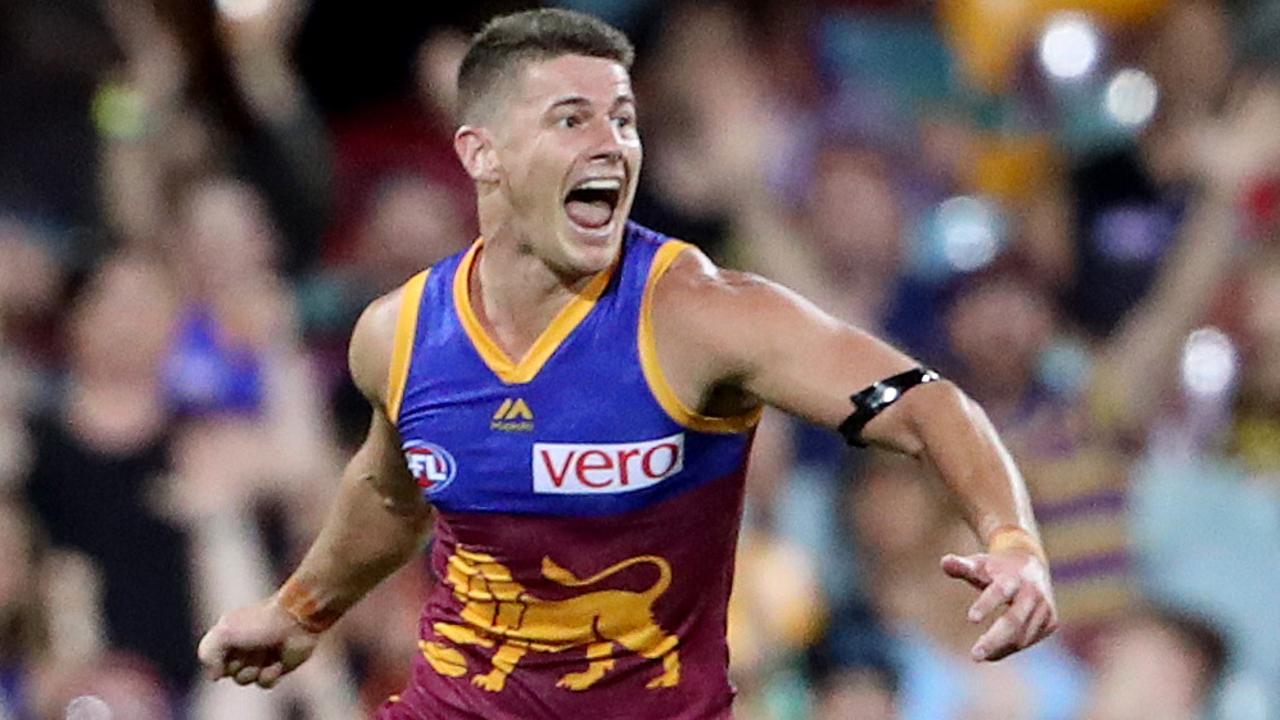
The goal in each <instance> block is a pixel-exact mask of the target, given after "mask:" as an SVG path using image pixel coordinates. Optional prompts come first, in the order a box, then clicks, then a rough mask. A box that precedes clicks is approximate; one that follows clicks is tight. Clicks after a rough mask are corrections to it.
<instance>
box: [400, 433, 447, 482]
mask: <svg viewBox="0 0 1280 720" xmlns="http://www.w3.org/2000/svg"><path fill="white" fill-rule="evenodd" d="M404 458H405V462H407V463H408V464H409V472H410V473H412V474H413V477H414V479H415V480H417V481H418V487H420V488H422V489H423V490H425V491H426V492H427V493H428V494H433V493H437V492H439V491H441V490H443V489H444V488H445V486H447V485H448V484H449V483H451V482H453V477H454V475H456V474H457V473H458V463H457V462H455V461H454V459H453V456H452V455H450V454H449V451H448V450H445V449H444V448H442V447H440V446H439V445H436V444H434V443H429V442H421V441H417V440H415V441H413V442H408V443H405V446H404Z"/></svg>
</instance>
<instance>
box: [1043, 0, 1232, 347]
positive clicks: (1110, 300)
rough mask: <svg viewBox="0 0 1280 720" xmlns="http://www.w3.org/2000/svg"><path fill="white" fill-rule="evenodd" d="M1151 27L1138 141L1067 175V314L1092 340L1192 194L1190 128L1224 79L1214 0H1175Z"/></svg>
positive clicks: (1168, 243)
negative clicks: (1150, 113)
mask: <svg viewBox="0 0 1280 720" xmlns="http://www.w3.org/2000/svg"><path fill="white" fill-rule="evenodd" d="M1153 24H1154V27H1152V28H1150V30H1149V33H1150V34H1149V37H1150V41H1149V42H1147V43H1146V46H1145V48H1143V50H1142V53H1141V61H1142V64H1143V65H1144V66H1145V68H1146V69H1147V70H1148V72H1150V74H1151V75H1152V77H1153V79H1154V80H1155V82H1156V84H1157V86H1158V87H1159V89H1160V99H1159V105H1158V108H1157V112H1156V116H1155V118H1154V119H1153V121H1152V123H1151V125H1150V126H1148V127H1147V128H1146V129H1145V130H1144V131H1143V133H1142V134H1141V135H1140V136H1139V139H1138V143H1137V144H1136V145H1135V146H1132V147H1123V148H1121V149H1120V150H1118V151H1111V152H1108V153H1104V154H1101V155H1098V156H1095V157H1091V158H1088V159H1087V160H1086V161H1085V162H1084V163H1083V164H1081V165H1080V166H1079V167H1077V168H1075V169H1074V171H1073V172H1072V175H1071V179H1070V185H1071V187H1070V193H1071V200H1070V207H1071V210H1070V211H1069V212H1067V213H1065V214H1064V215H1063V219H1065V220H1067V223H1066V224H1063V225H1060V226H1058V229H1059V230H1060V231H1061V232H1064V233H1073V234H1074V242H1070V241H1068V244H1069V245H1072V246H1074V248H1075V258H1074V263H1073V264H1074V272H1073V273H1071V277H1073V278H1074V282H1072V283H1071V284H1070V286H1069V287H1068V288H1067V291H1066V301H1067V304H1066V308H1067V310H1068V312H1069V313H1070V314H1071V317H1072V318H1073V319H1074V320H1075V321H1076V322H1077V323H1079V325H1080V326H1081V327H1082V328H1083V329H1084V330H1086V331H1087V332H1088V333H1090V334H1091V335H1092V336H1093V337H1097V338H1101V337H1105V336H1106V335H1108V334H1109V333H1111V332H1112V331H1114V330H1117V329H1118V327H1119V326H1120V324H1121V322H1122V320H1123V318H1124V316H1125V315H1126V313H1127V312H1128V311H1129V310H1130V309H1132V308H1133V307H1134V306H1135V305H1136V304H1137V303H1138V302H1139V301H1140V300H1141V299H1142V298H1143V296H1144V295H1146V294H1147V292H1148V291H1149V290H1150V289H1151V287H1152V283H1153V282H1154V279H1155V276H1156V272H1157V269H1158V267H1159V264H1160V260H1161V259H1162V258H1163V257H1165V255H1166V254H1168V252H1169V251H1170V250H1171V249H1172V248H1173V246H1174V244H1175V242H1176V238H1177V234H1178V228H1179V227H1180V226H1181V224H1182V222H1183V218H1184V216H1185V214H1186V212H1187V208H1188V203H1189V202H1190V201H1191V200H1192V199H1193V197H1192V195H1191V191H1192V190H1193V187H1194V185H1195V183H1196V180H1197V178H1196V174H1197V168H1196V167H1195V166H1194V165H1193V164H1192V163H1191V162H1190V161H1191V160H1192V158H1191V156H1190V155H1189V154H1188V153H1187V152H1186V151H1185V147H1184V145H1185V143H1186V140H1187V137H1188V135H1189V134H1190V133H1194V132H1195V131H1196V128H1197V127H1198V126H1200V125H1201V124H1203V121H1204V119H1205V118H1207V117H1210V116H1212V115H1213V114H1214V113H1215V112H1217V110H1218V109H1219V108H1220V107H1221V105H1222V102H1223V100H1224V98H1225V95H1226V92H1227V82H1226V81H1227V79H1228V78H1229V77H1230V76H1231V63H1232V57H1231V37H1230V26H1229V20H1228V17H1227V14H1226V13H1225V12H1223V4H1222V3H1221V2H1219V1H1218V0H1177V1H1176V2H1172V3H1170V4H1169V7H1168V8H1167V9H1166V10H1165V12H1164V13H1162V14H1161V15H1160V16H1159V17H1158V18H1157V19H1156V20H1155V21H1154V23H1153Z"/></svg>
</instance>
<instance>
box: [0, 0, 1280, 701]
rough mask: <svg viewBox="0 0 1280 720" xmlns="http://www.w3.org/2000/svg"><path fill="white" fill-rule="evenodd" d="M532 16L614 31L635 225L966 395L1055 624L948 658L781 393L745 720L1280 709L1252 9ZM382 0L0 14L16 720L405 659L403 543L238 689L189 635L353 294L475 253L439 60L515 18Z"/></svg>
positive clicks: (327, 397) (755, 588) (1268, 160)
mask: <svg viewBox="0 0 1280 720" xmlns="http://www.w3.org/2000/svg"><path fill="white" fill-rule="evenodd" d="M558 4H559V5H561V6H566V7H573V8H576V9H582V10H586V11H589V12H593V13H596V14H599V15H601V16H602V17H604V18H606V19H608V20H609V21H611V22H614V23H615V24H617V25H619V26H620V27H622V28H623V29H625V30H626V31H627V32H628V34H629V35H630V36H631V37H632V38H633V40H634V41H635V42H636V43H637V46H638V51H639V60H638V63H637V66H636V68H635V70H634V79H635V83H636V88H637V92H638V94H639V96H640V107H641V125H640V126H641V129H642V134H643V138H644V141H645V150H646V158H645V171H644V173H643V175H642V180H641V187H640V191H639V195H638V198H637V203H636V208H635V211H634V213H633V218H634V219H636V220H638V221H639V222H641V223H644V224H647V225H650V226H652V227H654V228H656V229H658V230H661V231H664V232H667V233H670V234H672V235H676V236H679V237H682V238H684V239H687V240H689V241H691V242H695V243H697V244H698V245H699V246H701V247H702V248H703V249H704V250H706V251H707V252H708V253H709V254H711V255H712V256H713V257H714V258H715V259H716V260H718V261H719V262H721V263H722V264H725V265H727V266H731V267H737V268H742V269H746V270H751V271H754V272H757V273H760V274H762V275H764V276H767V277H769V278H772V279H774V280H777V281H779V282H782V283H784V284H786V285H788V286H790V287H792V288H794V289H796V290H798V291H799V292H801V293H803V294H804V295H806V296H807V297H809V298H811V299H812V300H813V301H814V302H815V303H817V304H818V305H820V306H821V307H823V308H824V309H826V310H827V311H828V312H830V313H832V314H834V315H835V316H837V317H839V318H841V319H843V320H846V321H848V322H851V323H854V324H856V325H858V326H860V327H863V328H866V329H868V330H871V331H873V332H875V333H877V334H879V335H881V336H883V337H886V338H888V339H890V340H891V341H893V342H895V343H896V344H898V345H899V346H901V347H903V348H905V349H906V350H908V351H909V352H911V353H912V354H914V355H915V356H917V357H919V358H921V359H922V360H923V361H925V362H927V363H930V364H932V365H934V366H935V367H937V368H938V369H939V370H941V371H942V372H943V373H944V374H945V375H947V376H948V377H950V378H953V379H955V380H956V381H957V382H958V383H959V384H960V385H961V386H962V387H963V388H965V389H966V390H967V391H968V392H969V393H970V394H971V395H972V396H973V397H974V398H976V399H977V400H978V401H980V402H981V403H983V405H984V407H985V408H986V409H987V411H988V413H989V414H990V416H991V418H992V420H993V422H994V423H995V424H996V425H997V426H998V427H999V429H1000V430H1001V432H1002V433H1003V435H1004V437H1005V438H1006V440H1007V442H1008V444H1009V445H1010V448H1011V450H1012V451H1013V453H1014V455H1015V457H1016V458H1017V460H1018V462H1019V465H1020V467H1021V469H1022V471H1023V473H1024V475H1025V477H1026V480H1027V483H1028V486H1029V488H1030V491H1031V495H1032V500H1033V503H1034V505H1035V507H1036V511H1037V515H1038V518H1039V521H1040V524H1041V531H1042V534H1043V537H1044V541H1045V545H1046V549H1047V552H1048V555H1049V558H1050V561H1051V566H1052V570H1053V575H1054V578H1055V588H1056V592H1057V599H1058V602H1059V605H1060V609H1061V612H1062V617H1063V629H1062V631H1061V632H1060V633H1059V634H1058V635H1057V636H1055V638H1054V639H1053V640H1052V641H1050V642H1047V643H1044V644H1042V645H1040V646H1037V647H1036V648H1034V649H1032V650H1030V651H1028V652H1025V653H1022V654H1019V655H1017V656H1014V657H1013V658H1010V659H1009V660H1006V661H1003V662H1001V663H998V664H994V665H977V664H974V663H973V662H972V661H970V660H969V659H968V654H967V653H968V648H969V646H970V645H971V644H972V642H973V640H974V639H975V638H976V637H977V635H978V634H979V632H980V630H979V628H977V627H975V626H972V625H970V624H969V623H968V622H967V621H966V620H965V619H964V618H965V612H964V610H965V608H966V607H967V605H968V603H969V602H971V600H972V597H973V593H972V591H971V590H970V589H969V588H967V587H966V586H963V585H961V584H958V583H956V582H955V581H951V580H947V579H946V578H945V577H944V576H943V575H942V573H941V571H940V569H939V567H938V562H939V558H940V557H941V556H942V554H944V553H945V552H971V551H976V550H977V545H976V542H975V540H974V538H973V536H972V534H971V533H970V531H969V530H968V528H967V527H966V526H965V525H964V523H963V522H962V521H961V519H960V516H959V514H958V513H957V512H956V511H955V509H954V508H953V507H951V506H950V505H949V504H948V499H947V496H946V495H945V493H944V492H942V491H941V489H940V485H939V483H938V482H937V481H936V479H935V478H934V477H933V475H932V474H931V473H930V472H929V471H928V469H927V468H922V467H920V466H918V465H917V464H915V463H914V462H912V461H909V460H906V459H901V458H895V457H890V456H886V455H880V454H876V453H870V452H854V451H850V450H848V449H846V448H844V447H843V446H842V444H841V442H840V441H839V440H838V438H837V437H836V436H834V434H831V433H826V432H824V431H821V430H818V429H816V428H812V427H808V426H805V425H804V424H802V423H799V422H797V421H795V420H793V419H791V418H788V417H785V416H782V415H781V414H775V415H766V417H765V420H764V422H763V424H762V426H761V428H760V430H759V432H758V435H757V441H756V449H755V451H754V455H753V459H752V466H751V471H750V477H749V480H748V482H749V487H748V510H747V518H746V521H745V524H744V527H743V531H742V537H741V542H740V558H739V567H738V574H737V581H736V585H735V593H734V597H733V601H732V608H731V618H730V646H731V649H732V673H733V677H734V680H735V683H736V685H737V687H738V690H739V696H738V703H737V710H736V712H737V716H738V717H740V718H743V720H793V719H794V720H802V719H805V718H812V719H814V720H828V719H835V718H857V719H859V720H862V719H865V720H888V719H890V718H894V719H901V720H1022V719H1027V720H1032V719H1043V720H1059V719H1061V720H1075V719H1081V720H1136V719H1138V718H1142V719H1144V720H1146V719H1151V718H1158V719H1159V720H1183V719H1186V720H1191V719H1193V718H1204V719H1206V720H1207V719H1211V718H1217V719H1220V720H1274V719H1276V718H1280V603H1277V601H1276V599H1277V598H1280V561H1278V560H1277V558H1280V59H1278V58H1280V54H1278V51H1280V2H1277V1H1276V0H1235V1H1233V0H1128V1H1127V2H1103V1H1101V0H1025V1H1023V2H1017V3H1009V2H998V1H996V0H939V1H938V2H931V1H928V0H914V1H913V0H804V1H801V2H782V1H781V0H776V1H770V0H752V1H745V0H744V1H742V2H726V1H713V2H676V1H672V2H665V1H659V0H572V1H570V0H565V1H564V2H561V3H558ZM409 5H411V4H405V7H403V8H397V7H395V4H386V5H385V6H380V7H378V8H373V7H369V6H365V5H361V4H352V3H344V2H339V0H216V2H199V3H184V2H178V1H176V0H18V1H17V2H6V3H3V4H0V558H2V561H0V720H33V719H41V720H43V719H46V718H53V719H56V718H62V717H64V713H66V712H67V708H68V707H69V703H70V704H72V707H73V708H75V709H76V710H77V712H80V713H86V712H91V711H92V710H93V707H96V706H94V705H92V703H98V702H104V703H106V705H107V706H109V707H110V708H111V710H112V712H113V717H115V718H117V719H118V720H152V719H169V718H198V719H201V720H203V719H205V718H208V719H210V720H220V719H222V718H234V720H274V719H276V718H281V719H293V718H300V719H301V718H306V719H317V720H319V719H328V718H335V719H336V718H342V719H344V720H347V719H349V718H352V717H359V716H361V714H362V713H366V714H367V712H368V711H369V710H370V709H371V708H372V707H375V706H376V705H377V704H379V703H380V702H381V701H382V700H383V699H384V698H385V697H386V696H387V695H389V694H391V693H393V692H395V691H396V690H398V689H399V688H400V687H401V686H402V685H403V683H404V682H405V681H406V679H407V672H408V667H409V659H410V657H411V656H412V653H414V652H417V647H416V632H415V628H416V625H415V623H416V615H417V611H418V609H419V605H418V603H419V599H420V598H421V597H422V595H423V592H424V588H425V587H426V585H427V584H428V583H430V582H431V581H432V580H431V578H430V577H429V576H428V573H427V572H426V569H425V567H424V566H423V564H422V563H411V564H410V565H409V566H408V567H406V568H405V569H404V570H403V571H402V572H401V573H399V574H398V575H396V576H395V577H394V578H392V579H391V580H390V581H389V582H388V583H386V584H384V586H382V587H380V588H379V589H378V590H377V591H375V593H374V594H373V595H371V596H370V597H369V598H368V599H367V600H366V601H365V602H364V603H363V604H362V605H360V606H359V607H358V608H357V609H356V610H355V611H353V612H352V613H351V614H350V615H349V616H348V617H347V618H345V619H344V620H343V621H342V623H341V624H340V625H339V626H338V627H337V628H336V629H335V631H334V632H333V633H331V635H332V637H331V638H329V640H328V641H327V642H326V644H325V645H323V646H322V648H323V649H322V651H321V652H320V653H318V654H317V656H316V657H315V658H314V660H313V661H312V662H311V663H309V664H308V665H307V666H305V667H304V668H303V669H302V670H301V671H299V673H297V675H296V677H293V678H291V679H290V680H288V681H286V682H284V683H283V684H282V685H281V686H280V687H279V688H278V689H276V690H274V691H272V692H270V693H264V692H260V691H256V690H246V689H241V688H237V687H235V686H233V685H230V684H229V683H219V684H218V685H213V684H210V683H207V682H204V681H202V680H201V678H200V677H199V675H198V668H197V664H196V658H195V643H196V640H197V638H198V637H199V634H200V632H201V631H202V630H203V629H204V628H207V627H208V626H209V625H210V624H211V623H212V622H213V620H214V619H215V618H216V617H217V616H218V615H219V614H220V613H222V612H224V611H226V610H227V609H229V608H231V607H234V606H238V605H240V604H243V603H246V602H250V601H252V600H255V599H257V598H260V597H263V596H266V595H267V594H269V593H270V592H271V591H272V590H273V589H274V588H275V587H276V586H277V585H278V583H279V582H280V581H281V580H282V579H283V578H284V577H285V576H286V575H287V573H288V572H289V570H290V569H291V568H292V567H293V565H294V564H295V563H296V562H297V561H298V559H299V558H300V557H301V554H302V552H303V551H304V550H305V548H306V546H307V544H308V543H309V541H310V539H311V538H312V537H313V536H314V534H315V532H316V529H317V527H318V525H319V523H320V521H321V518H322V517H323V514H324V512H325V510H326V507H327V505H328V502H329V500H330V499H331V497H332V494H333V489H334V488H335V487H336V481H337V477H338V472H339V469H340V467H341V465H342V463H343V461H344V459H345V458H346V457H347V456H348V455H349V453H350V452H351V451H352V449H353V448H354V447H355V446H356V445H357V444H358V443H359V441H360V440H361V439H362V436H363V432H364V428H365V427H366V423H367V422H368V418H369V409H368V407H367V406H366V405H365V404H364V403H363V401H362V400H361V398H360V396H359V394H358V393H357V392H356V391H355V389H354V388H353V387H352V386H351V384H350V382H349V380H348V379H347V378H346V375H345V368H346V365H345V361H346V355H345V352H346V340H347V337H348V334H349V331H350V328H351V326H352V324H353V323H354V320H355V318H356V316H357V314H358V313H359V312H360V310H361V309H362V308H363V307H364V305H365V304H366V303H367V302H369V301H370V300H371V299H373V298H375V297H377V296H378V295H380V294H382V293H384V292H387V291H389V290H391V289H392V288H394V287H396V286H397V285H399V284H400V283H402V282H403V281H404V280H406V279H407V278H408V277H410V276H411V275H413V274H414V273H415V272H417V271H418V270H420V269H421V268H423V267H426V266H428V265H430V264H431V263H433V262H435V261H436V260H438V259H440V258H442V257H444V256H446V255H448V254H450V253H452V252H455V251H457V250H459V249H461V248H463V247H465V246H466V245H467V244H468V243H469V242H470V241H471V240H472V238H473V237H474V236H475V233H476V224H475V220H474V208H473V196H472V190H471V188H470V184H469V181H468V179H467V177H466V176H465V174H464V173H463V172H462V170H461V168H460V166H459V165H458V163H457V161H456V160H455V158H454V157H453V154H452V145H451V132H452V128H453V123H454V121H453V119H452V107H453V98H452V89H453V74H454V73H455V71H456V68H457V65H458V63H459V61H460V59H461V55H462V53H463V52H464V51H465V47H466V42H467V37H468V33H470V32H473V31H474V30H475V29H477V27H478V24H479V23H480V22H482V21H483V20H484V19H485V18H486V17H488V16H489V15H491V14H493V13H495V12H499V11H506V10H510V9H514V8H520V7H525V6H527V5H528V4H527V3H513V2H495V1H490V2H473V3H457V4H453V5H467V7H466V8H463V9H457V8H454V9H437V8H431V7H430V5H432V4H431V3H419V4H416V5H420V6H421V7H416V8H415V7H409ZM439 5H450V4H446V3H440V4H439ZM856 389H857V388H836V389H835V390H840V391H849V392H852V391H854V390H856ZM87 698H96V700H92V699H87ZM81 717H91V718H96V717H98V716H96V715H91V714H88V715H85V714H82V715H81Z"/></svg>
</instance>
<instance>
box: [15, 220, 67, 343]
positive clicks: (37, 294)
mask: <svg viewBox="0 0 1280 720" xmlns="http://www.w3.org/2000/svg"><path fill="white" fill-rule="evenodd" d="M56 250H57V248H56V246H55V244H54V241H53V240H52V239H50V238H48V237H46V236H45V235H44V234H42V233H41V232H40V231H39V230H38V229H37V228H36V227H35V226H33V225H31V224H29V223H26V222H23V221H22V220H20V219H19V218H17V217H15V216H12V215H8V214H6V213H4V212H3V211H0V350H10V351H13V352H14V353H15V354H16V355H18V356H19V360H20V361H22V362H26V363H34V364H36V365H38V366H46V365H51V364H53V363H54V362H55V361H56V359H57V358H56V352H55V351H56V348H57V341H56V340H55V339H54V338H51V337H50V336H51V335H55V334H56V328H55V324H56V322H57V320H58V318H55V317H54V315H55V312H54V311H55V309H56V305H57V302H58V300H59V296H60V294H61V292H62V289H63V285H64V284H65V277H64V276H65V274H66V270H65V268H64V267H63V266H62V264H61V263H60V262H59V261H60V259H61V258H59V257H58V254H57V252H56Z"/></svg>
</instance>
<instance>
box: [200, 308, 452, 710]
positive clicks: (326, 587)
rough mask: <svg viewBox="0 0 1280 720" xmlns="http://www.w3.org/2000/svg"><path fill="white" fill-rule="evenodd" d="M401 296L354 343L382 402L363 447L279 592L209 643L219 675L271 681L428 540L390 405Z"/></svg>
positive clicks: (358, 374)
mask: <svg viewBox="0 0 1280 720" xmlns="http://www.w3.org/2000/svg"><path fill="white" fill-rule="evenodd" d="M398 307H399V294H398V293H393V294H392V295H390V296H388V297H386V298H383V299H381V300H379V301H377V302H375V303H374V304H373V305H371V306H370V308H369V309H368V310H367V311H366V312H365V314H364V316H362V317H361V318H360V321H359V322H358V323H357V325H356V329H355V332H354V334H353V336H352V341H351V372H352V376H353V378H354V379H355V382H356V385H357V387H359V388H360V390H361V391H362V392H363V393H364V394H365V396H366V397H368V399H369V401H370V403H371V404H372V405H373V406H374V412H373V422H372V424H371V426H370V428H369V435H368V437H367V438H366V440H365V442H364V445H363V446H362V447H361V448H360V450H359V451H358V452H357V453H356V454H355V456H354V457H353V458H352V459H351V462H350V463H349V464H348V465H347V468H346V471H345V472H344V473H343V476H342V483H341V486H340V487H339V490H338V496H337V499H336V501H335V502H334V504H333V507H332V509H331V510H330V512H329V516H328V518H327V519H326V521H325V523H324V526H323V527H322V528H321V530H320V534H319V536H318V537H317V538H316V540H315V542H314V543H313V544H312V545H311V548H310V549H309V550H308V551H307V554H306V556H305V557H304V558H303V560H302V563H301V564H300V565H299V566H298V569H297V570H296V571H295V572H294V573H293V575H292V576H291V577H290V578H289V580H288V581H287V582H285V584H284V585H283V586H282V587H281V588H280V591H279V592H277V593H276V594H275V595H273V596H272V597H270V598H268V599H266V600H265V601H263V602H262V603H259V604H257V605H251V606H248V607H245V608H240V609H238V610H235V611H232V612H231V613H228V614H227V615H224V616H223V617H222V618H221V619H220V620H219V621H218V623H217V624H216V625H215V626H214V627H213V628H212V629H211V630H210V631H209V632H208V633H207V634H206V635H205V637H204V638H203V639H202V640H201V642H200V660H201V662H203V663H204V664H205V665H206V666H207V667H208V668H209V670H210V673H211V674H212V675H213V676H214V678H215V679H217V678H221V677H232V678H234V679H235V681H236V682H237V683H239V684H241V685H248V684H250V683H257V684H258V685H261V686H263V687H271V686H272V685H274V684H275V683H276V682H277V681H278V680H279V679H280V677H281V676H282V675H284V674H285V673H288V672H290V671H292V670H293V669H294V668H296V667H297V666H298V665H301V664H302V663H303V662H305V661H306V659H307V658H308V657H309V656H310V655H311V652H312V650H314V648H315V644H316V638H317V636H318V635H319V633H320V632H322V631H324V630H325V629H326V628H328V627H329V626H330V625H332V624H333V622H335V621H336V620H337V619H338V618H339V617H340V616H341V615H342V613H344V612H346V611H347V610H348V609H349V608H350V607H351V606H352V605H354V604H355V603H356V602H358V601H359V600H360V598H362V597H364V595H365V594H366V593H367V592H369V590H371V589H372V588H373V587H374V586H375V585H377V584H378V583H379V582H381V581H382V580H383V579H384V578H386V577H387V576H388V575H390V574H391V573H392V572H394V571H395V570H396V569H397V568H399V567H400V566H401V565H403V564H404V563H405V562H406V561H408V560H409V559H410V558H411V557H413V555H414V554H415V553H416V552H418V551H419V549H420V548H421V547H422V544H423V541H424V539H425V535H426V532H427V529H428V528H429V526H430V519H431V510H430V507H429V506H428V505H427V504H426V502H425V501H424V500H423V498H422V496H421V494H420V493H419V492H418V488H417V485H416V483H415V482H414V480H413V478H412V476H411V475H410V474H409V472H408V470H407V469H406V467H405V465H404V461H403V459H402V458H401V455H400V443H399V440H398V435H397V432H396V429H395V426H394V425H393V424H392V423H391V421H390V420H389V419H388V417H387V414H386V412H385V410H384V409H383V408H384V407H385V403H386V387H387V375H388V372H389V369H390V365H391V348H392V344H393V341H394V334H395V325H396V312H397V308H398Z"/></svg>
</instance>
